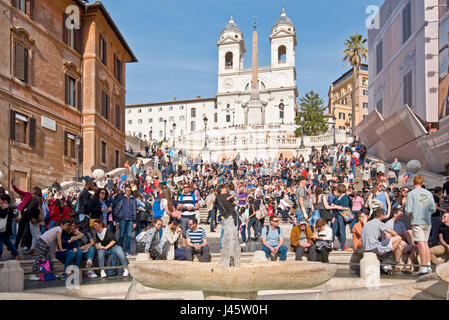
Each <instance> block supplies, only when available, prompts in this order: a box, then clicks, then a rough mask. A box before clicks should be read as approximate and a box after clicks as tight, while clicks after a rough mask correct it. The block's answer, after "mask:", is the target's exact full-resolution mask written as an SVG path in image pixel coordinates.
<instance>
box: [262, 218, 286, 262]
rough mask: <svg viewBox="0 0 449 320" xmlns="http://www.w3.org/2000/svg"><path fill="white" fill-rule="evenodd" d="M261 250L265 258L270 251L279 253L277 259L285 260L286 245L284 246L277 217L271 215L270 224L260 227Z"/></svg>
mask: <svg viewBox="0 0 449 320" xmlns="http://www.w3.org/2000/svg"><path fill="white" fill-rule="evenodd" d="M261 238H262V250H263V251H264V252H265V255H266V257H267V259H268V258H269V257H270V253H272V254H274V255H276V254H277V253H279V254H280V257H279V260H280V261H286V260H287V250H288V249H287V247H286V246H284V245H283V244H284V234H283V232H282V229H281V228H280V227H279V217H278V216H271V217H270V225H269V226H265V227H264V228H263V229H262V236H261Z"/></svg>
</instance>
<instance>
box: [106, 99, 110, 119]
mask: <svg viewBox="0 0 449 320" xmlns="http://www.w3.org/2000/svg"><path fill="white" fill-rule="evenodd" d="M109 115H110V112H109V95H106V119H107V120H109Z"/></svg>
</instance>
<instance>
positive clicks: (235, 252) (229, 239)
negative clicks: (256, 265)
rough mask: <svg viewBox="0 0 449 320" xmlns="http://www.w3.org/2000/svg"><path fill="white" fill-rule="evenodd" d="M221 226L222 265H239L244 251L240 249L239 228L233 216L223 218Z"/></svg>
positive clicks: (225, 266) (226, 266)
mask: <svg viewBox="0 0 449 320" xmlns="http://www.w3.org/2000/svg"><path fill="white" fill-rule="evenodd" d="M221 226H222V228H223V237H222V238H221V243H222V248H221V250H220V253H221V260H220V265H221V266H222V267H223V268H228V267H239V266H240V257H241V255H242V252H241V249H240V243H239V235H238V230H237V227H236V226H235V224H234V219H233V217H232V216H231V217H228V218H226V219H225V220H223V222H222V224H221Z"/></svg>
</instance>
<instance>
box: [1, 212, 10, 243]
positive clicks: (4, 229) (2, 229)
mask: <svg viewBox="0 0 449 320" xmlns="http://www.w3.org/2000/svg"><path fill="white" fill-rule="evenodd" d="M7 220H8V216H6V217H5V218H3V219H0V233H3V232H5V231H6V221H7ZM2 245H3V244H2Z"/></svg>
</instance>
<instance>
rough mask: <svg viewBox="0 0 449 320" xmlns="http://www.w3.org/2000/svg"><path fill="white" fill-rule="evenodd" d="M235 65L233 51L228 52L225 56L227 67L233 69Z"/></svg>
mask: <svg viewBox="0 0 449 320" xmlns="http://www.w3.org/2000/svg"><path fill="white" fill-rule="evenodd" d="M233 65H234V56H233V54H232V52H227V53H226V56H225V68H226V69H232V66H233Z"/></svg>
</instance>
